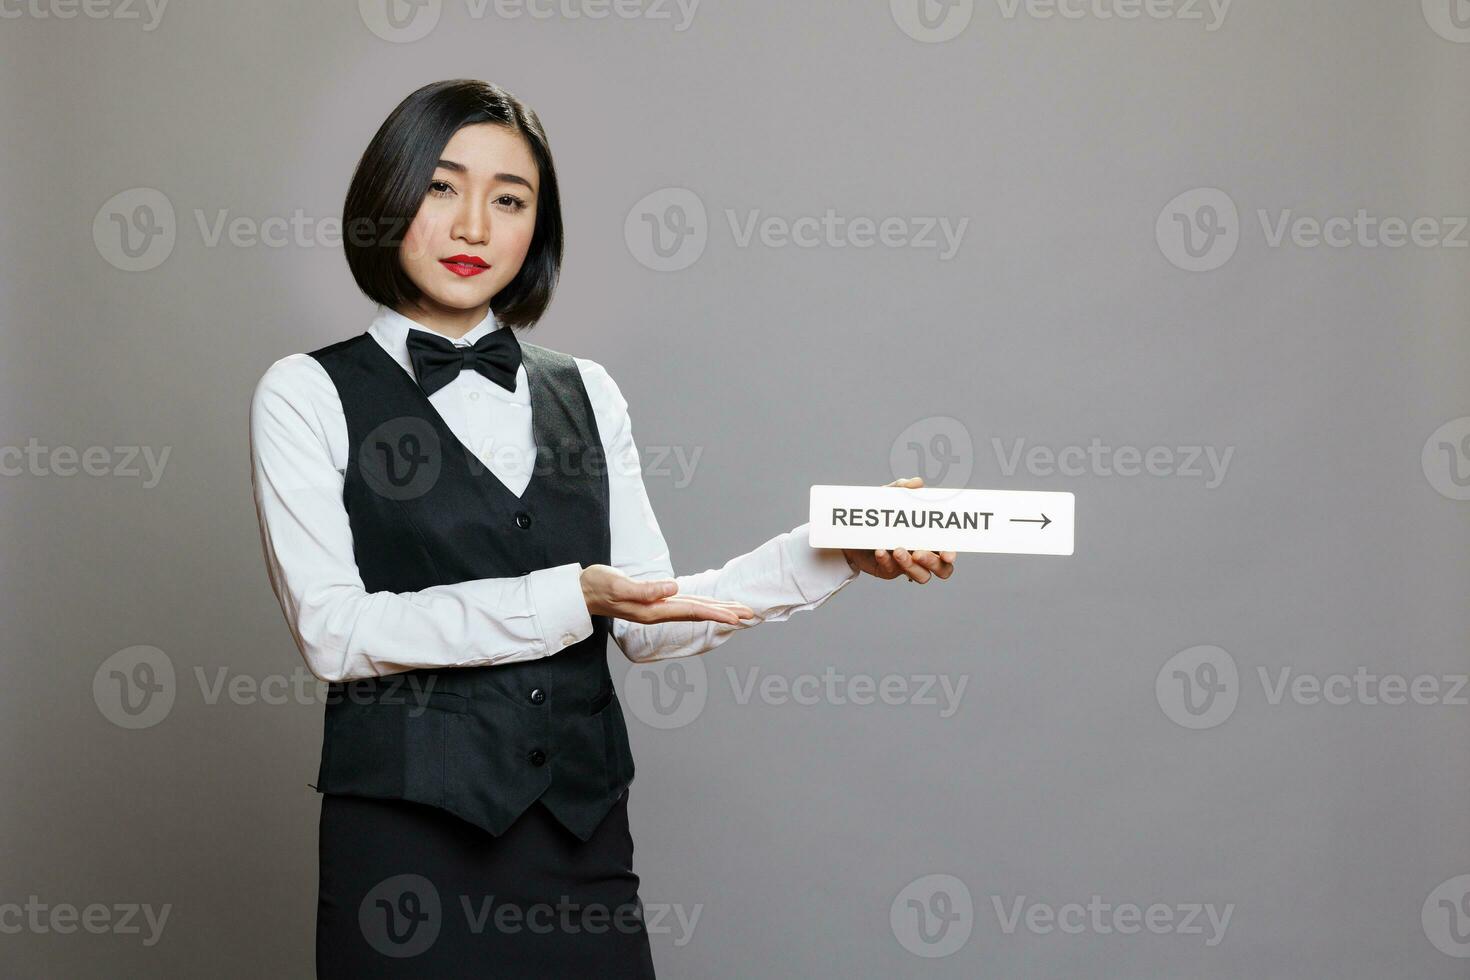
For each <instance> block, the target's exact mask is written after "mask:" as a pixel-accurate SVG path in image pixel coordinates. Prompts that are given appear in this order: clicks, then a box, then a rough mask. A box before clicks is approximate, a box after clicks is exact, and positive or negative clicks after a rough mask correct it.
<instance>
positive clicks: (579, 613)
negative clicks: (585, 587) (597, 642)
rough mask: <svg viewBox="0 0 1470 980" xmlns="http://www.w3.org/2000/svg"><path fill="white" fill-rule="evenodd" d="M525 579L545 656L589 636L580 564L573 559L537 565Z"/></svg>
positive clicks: (588, 618)
mask: <svg viewBox="0 0 1470 980" xmlns="http://www.w3.org/2000/svg"><path fill="white" fill-rule="evenodd" d="M526 578H527V580H528V581H529V583H530V590H531V608H532V609H533V610H534V611H535V614H536V624H537V626H538V627H539V628H540V630H541V641H542V643H543V644H544V645H545V651H546V656H548V657H549V656H551V655H552V654H554V653H557V652H559V651H561V650H562V649H564V648H566V647H569V646H571V645H572V644H573V643H578V642H580V641H582V640H585V639H587V637H589V636H591V635H592V615H591V613H589V612H588V611H587V600H586V599H585V598H584V597H583V595H582V566H581V565H578V564H576V563H575V562H573V563H571V564H567V565H557V566H555V567H553V568H540V569H537V570H536V571H534V572H531V573H530V574H529V575H527V576H526Z"/></svg>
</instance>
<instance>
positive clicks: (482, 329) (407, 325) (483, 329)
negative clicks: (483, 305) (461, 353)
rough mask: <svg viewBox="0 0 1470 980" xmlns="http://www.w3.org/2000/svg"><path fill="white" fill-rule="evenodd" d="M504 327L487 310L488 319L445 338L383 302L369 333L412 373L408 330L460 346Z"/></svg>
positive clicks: (493, 313)
mask: <svg viewBox="0 0 1470 980" xmlns="http://www.w3.org/2000/svg"><path fill="white" fill-rule="evenodd" d="M499 329H501V324H500V322H499V321H498V320H496V319H495V311H494V310H490V311H488V312H486V314H485V319H483V320H481V321H480V322H479V323H477V324H475V326H474V327H472V328H471V329H470V331H469V332H468V333H466V334H465V335H464V336H463V337H460V338H458V339H456V338H454V337H444V335H443V334H441V333H440V332H439V331H437V330H435V329H433V328H432V327H426V326H424V325H423V324H422V323H419V322H418V321H417V320H411V319H409V318H408V317H406V316H404V315H403V314H402V313H399V312H398V311H397V310H395V309H392V308H390V307H387V306H382V305H380V306H379V307H378V311H377V315H376V316H374V317H373V322H372V325H371V326H369V327H368V333H370V334H372V335H373V338H374V339H375V340H377V342H378V343H379V345H381V346H382V348H383V349H384V350H385V351H387V352H388V353H389V354H391V355H392V357H393V360H395V361H397V362H398V364H399V366H400V367H402V368H403V370H405V371H407V372H408V373H409V375H412V374H413V361H412V360H410V359H409V356H408V332H409V331H410V330H422V331H424V332H425V333H431V334H433V335H434V336H436V337H444V339H445V340H448V341H450V342H451V343H454V344H457V345H459V346H461V347H468V346H469V345H471V344H473V343H474V342H475V341H477V340H479V339H480V338H481V337H483V336H485V335H486V334H487V333H489V332H490V331H492V330H499Z"/></svg>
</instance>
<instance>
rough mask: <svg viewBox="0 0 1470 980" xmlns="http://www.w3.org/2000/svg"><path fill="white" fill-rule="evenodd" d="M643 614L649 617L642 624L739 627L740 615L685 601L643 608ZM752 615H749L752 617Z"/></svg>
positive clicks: (676, 600)
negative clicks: (687, 623)
mask: <svg viewBox="0 0 1470 980" xmlns="http://www.w3.org/2000/svg"><path fill="white" fill-rule="evenodd" d="M644 614H645V615H646V616H648V617H650V618H648V619H646V620H643V621H644V622H653V623H659V622H669V621H679V622H712V623H724V624H725V625H727V626H739V625H740V614H739V612H737V611H736V610H733V609H727V608H725V607H724V606H715V605H709V604H707V603H703V602H690V601H688V600H685V599H670V600H668V601H666V602H660V603H655V604H654V605H652V606H648V607H645V609H644ZM754 615H755V614H754V613H751V616H752V617H753V616H754Z"/></svg>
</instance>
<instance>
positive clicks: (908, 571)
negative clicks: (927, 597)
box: [893, 548, 929, 585]
mask: <svg viewBox="0 0 1470 980" xmlns="http://www.w3.org/2000/svg"><path fill="white" fill-rule="evenodd" d="M893 557H894V558H895V559H896V560H897V561H898V566H899V568H901V569H903V573H904V574H905V575H907V576H908V577H909V578H911V579H913V580H914V581H915V582H918V583H919V584H920V585H923V584H924V583H925V582H927V581H929V570H928V569H927V568H925V567H924V566H923V565H920V564H918V563H917V562H915V561H914V559H913V558H912V557H911V556H910V555H909V553H908V551H907V550H906V549H903V548H895V549H893Z"/></svg>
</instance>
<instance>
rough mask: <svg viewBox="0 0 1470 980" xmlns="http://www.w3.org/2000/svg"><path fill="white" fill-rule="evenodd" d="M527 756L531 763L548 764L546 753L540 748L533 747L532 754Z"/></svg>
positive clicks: (536, 764)
mask: <svg viewBox="0 0 1470 980" xmlns="http://www.w3.org/2000/svg"><path fill="white" fill-rule="evenodd" d="M527 758H528V759H530V760H531V765H533V766H544V765H545V764H546V753H545V752H542V751H541V750H540V749H532V750H531V754H530V755H529V756H527Z"/></svg>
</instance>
